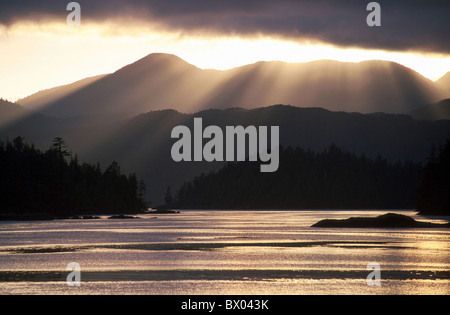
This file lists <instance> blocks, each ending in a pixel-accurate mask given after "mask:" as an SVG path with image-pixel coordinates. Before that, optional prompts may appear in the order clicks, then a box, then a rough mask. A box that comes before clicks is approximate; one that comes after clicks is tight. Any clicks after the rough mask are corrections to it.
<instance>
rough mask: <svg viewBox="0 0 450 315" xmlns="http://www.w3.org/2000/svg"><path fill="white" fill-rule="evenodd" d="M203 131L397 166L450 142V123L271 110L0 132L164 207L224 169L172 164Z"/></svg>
mask: <svg viewBox="0 0 450 315" xmlns="http://www.w3.org/2000/svg"><path fill="white" fill-rule="evenodd" d="M197 117H198V118H202V119H203V124H204V126H205V127H206V126H208V125H216V126H219V127H221V128H222V129H223V130H224V128H225V127H226V126H238V125H242V126H249V125H253V126H280V144H281V145H282V146H283V147H285V148H286V147H297V146H299V147H301V148H303V149H305V150H312V151H314V152H322V151H323V150H325V149H327V148H328V147H329V146H330V145H331V144H333V143H334V144H336V145H337V146H339V147H341V148H343V149H345V150H348V151H349V152H351V153H354V154H356V155H357V156H362V155H364V156H366V157H368V158H373V159H375V158H377V157H378V156H379V155H381V156H382V157H384V158H386V159H388V160H389V161H390V162H392V163H395V162H396V161H398V160H401V161H408V160H411V161H414V162H422V163H423V162H425V161H426V159H427V157H428V156H429V153H430V151H431V148H432V145H433V144H436V145H439V144H440V143H444V142H445V140H446V139H447V137H448V136H449V135H450V121H446V120H442V121H425V120H415V119H413V118H411V117H409V116H406V115H393V114H381V113H378V114H360V113H345V112H332V111H328V110H325V109H320V108H297V107H293V106H283V105H277V106H270V107H266V108H259V109H253V110H246V109H238V108H236V109H226V110H206V111H201V112H198V113H194V114H184V113H179V112H177V111H174V110H162V111H153V112H150V113H147V114H141V115H139V116H136V117H134V118H123V117H121V116H116V115H101V116H90V117H73V118H55V117H47V116H44V115H40V114H35V115H33V116H29V117H28V118H27V119H23V120H19V121H16V122H15V123H13V124H9V125H8V126H7V127H3V128H1V127H0V137H1V138H2V139H5V138H6V139H13V138H14V137H16V136H17V135H21V136H24V137H25V138H26V141H28V142H30V143H34V144H35V145H36V146H37V147H38V148H42V149H48V148H49V147H50V145H51V143H52V140H53V139H54V138H55V137H62V138H63V139H64V140H65V141H66V142H67V144H68V147H69V149H70V150H71V151H72V152H74V153H77V154H78V158H79V159H80V160H81V161H85V162H90V163H96V162H99V163H100V164H101V165H110V164H111V163H112V162H113V161H117V162H118V163H119V164H120V165H121V166H122V167H123V171H124V172H125V173H136V174H137V175H138V177H139V178H141V179H143V180H144V181H145V182H146V184H147V186H148V194H149V197H148V198H149V199H151V200H153V201H154V205H155V204H158V203H160V202H162V200H163V196H164V193H165V191H166V189H167V187H168V186H171V187H173V191H175V190H176V189H177V188H178V187H179V186H180V185H182V184H183V183H184V182H186V181H190V180H192V179H193V178H194V177H195V176H198V175H200V174H201V173H206V174H208V173H209V172H210V171H215V170H218V169H220V168H222V167H223V166H224V163H221V162H220V163H219V162H216V163H206V162H192V163H189V162H183V163H175V162H174V161H173V160H172V158H171V147H172V145H173V144H174V143H175V140H174V139H171V131H172V129H173V128H174V127H176V126H179V125H184V126H187V127H189V128H190V129H191V130H193V126H194V118H197Z"/></svg>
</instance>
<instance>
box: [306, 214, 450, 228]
mask: <svg viewBox="0 0 450 315" xmlns="http://www.w3.org/2000/svg"><path fill="white" fill-rule="evenodd" d="M312 227H318V228H450V223H447V224H436V223H430V222H419V221H416V220H414V219H413V218H411V217H408V216H405V215H401V214H396V213H388V214H384V215H381V216H378V217H376V218H354V217H353V218H349V219H345V220H329V219H328V220H322V221H320V222H317V223H316V224H314V225H313V226H312Z"/></svg>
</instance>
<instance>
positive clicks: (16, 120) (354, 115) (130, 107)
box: [0, 54, 450, 205]
mask: <svg viewBox="0 0 450 315" xmlns="http://www.w3.org/2000/svg"><path fill="white" fill-rule="evenodd" d="M445 84H446V80H445V77H443V78H442V79H441V80H439V81H438V82H436V83H434V82H432V81H430V80H428V79H426V78H424V77H423V76H421V75H420V74H418V73H416V72H414V71H413V70H411V69H408V68H406V67H404V66H401V65H399V64H396V63H392V62H386V61H366V62H361V63H342V62H335V61H316V62H310V63H302V64H287V63H283V62H259V63H256V64H252V65H248V66H243V67H239V68H235V69H231V70H227V71H218V70H202V69H199V68H197V67H195V66H193V65H190V64H188V63H187V62H185V61H183V60H182V59H180V58H178V57H176V56H173V55H167V54H152V55H149V56H147V57H145V58H143V59H141V60H139V61H137V62H135V63H133V64H131V65H128V66H126V67H124V68H122V69H120V70H118V71H117V72H115V73H112V74H107V75H100V76H96V77H92V78H87V79H84V80H81V81H78V82H75V83H73V84H69V85H66V86H61V87H56V88H53V89H50V90H46V91H41V92H38V93H36V94H34V95H31V96H30V97H27V98H25V99H22V100H19V101H18V102H17V103H10V102H7V101H3V100H1V101H0V137H1V138H2V139H4V140H5V139H14V138H15V137H17V136H24V137H25V138H26V141H27V142H29V143H34V144H35V145H36V147H37V148H40V149H42V150H45V149H48V148H49V147H50V145H51V143H52V140H53V139H54V138H55V137H61V138H63V139H64V140H65V141H66V142H67V144H68V147H69V149H70V150H71V151H72V152H74V153H77V154H78V157H79V159H80V160H81V161H85V162H88V163H96V162H99V163H100V164H101V165H110V164H111V163H112V162H113V161H117V162H118V163H119V164H120V165H121V166H122V167H123V170H124V172H125V173H136V174H137V175H138V177H139V178H142V179H143V180H144V181H145V182H146V184H147V186H148V199H151V200H153V201H154V205H155V204H159V203H161V202H162V200H163V196H164V193H165V191H166V189H167V187H168V186H171V187H173V191H175V190H176V189H177V188H178V187H180V186H181V185H182V184H183V183H184V182H187V181H190V180H192V179H193V178H194V177H196V176H199V175H200V174H201V173H209V172H211V171H216V170H219V169H220V168H222V167H223V165H224V163H206V162H195V163H175V162H174V161H173V160H172V158H171V147H172V145H173V144H174V140H173V139H171V131H172V129H173V128H174V127H176V126H179V125H186V126H188V127H189V128H191V130H192V128H193V125H194V118H196V117H199V118H203V123H204V126H207V125H216V126H219V127H221V128H222V129H223V128H225V127H226V126H238V125H242V126H249V125H253V126H280V144H281V145H282V146H283V147H285V148H286V147H301V148H303V149H305V150H312V151H314V152H323V150H326V149H327V148H328V147H329V146H330V145H332V144H336V145H337V146H339V147H340V148H342V149H344V150H347V151H348V152H351V153H352V154H355V155H357V156H366V157H368V158H373V159H375V158H377V157H378V156H379V155H381V156H382V157H384V158H386V159H388V161H390V162H392V163H395V162H396V161H398V160H400V161H407V160H411V161H414V162H419V163H424V162H425V161H426V159H427V157H428V156H429V153H430V150H431V148H432V146H433V144H436V145H439V144H440V143H444V142H445V140H446V139H447V137H448V136H449V135H450V120H442V119H447V118H449V116H448V108H449V105H450V103H449V100H446V101H442V100H443V95H445V93H444V91H445V87H444V86H445ZM448 91H450V87H449V89H448ZM19 104H20V105H19ZM273 104H290V106H288V105H273ZM436 113H437V114H436ZM413 117H414V118H415V119H414V118H413Z"/></svg>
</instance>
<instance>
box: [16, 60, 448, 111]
mask: <svg viewBox="0 0 450 315" xmlns="http://www.w3.org/2000/svg"><path fill="white" fill-rule="evenodd" d="M445 84H446V81H445V78H443V79H442V81H441V83H440V84H439V85H437V83H434V82H432V81H430V80H428V79H426V78H425V77H423V76H421V75H420V74H418V73H417V72H415V71H413V70H411V69H409V68H406V67H404V66H402V65H399V64H397V63H393V62H387V61H364V62H360V63H344V62H337V61H330V60H322V61H314V62H309V63H284V62H277V61H272V62H258V63H255V64H251V65H247V66H242V67H238V68H234V69H231V70H226V71H218V70H202V69H199V68H197V67H195V66H193V65H191V64H189V63H187V62H186V61H184V60H182V59H180V58H178V57H177V56H174V55H168V54H151V55H148V56H147V57H145V58H143V59H141V60H138V61H136V62H135V63H133V64H130V65H128V66H125V67H123V68H121V69H119V70H118V71H116V72H114V73H112V74H108V75H102V76H97V77H94V78H88V79H85V80H81V81H78V82H75V83H74V84H71V85H67V86H63V87H58V88H55V89H50V90H47V91H42V92H39V93H37V94H35V95H32V96H30V97H27V98H24V99H21V100H19V101H18V102H17V103H18V104H21V105H22V106H24V107H25V108H27V109H31V110H34V111H38V112H39V113H42V114H46V115H50V116H55V117H73V116H80V115H93V114H102V115H103V114H118V113H121V114H124V115H127V116H129V117H131V116H135V115H138V114H142V113H146V112H150V111H155V110H163V109H174V110H177V111H179V112H183V113H195V112H198V111H202V110H206V109H226V108H233V107H240V108H245V109H254V108H259V107H264V106H270V105H273V104H289V105H292V106H296V107H320V108H324V109H328V110H332V111H346V112H359V113H375V112H384V113H395V114H398V113H409V112H411V111H414V110H417V109H419V108H420V107H422V106H425V105H428V104H434V103H436V102H438V101H440V100H442V99H444V95H445V93H444V91H443V86H445ZM449 88H450V87H449Z"/></svg>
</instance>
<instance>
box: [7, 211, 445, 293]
mask: <svg viewBox="0 0 450 315" xmlns="http://www.w3.org/2000/svg"><path fill="white" fill-rule="evenodd" d="M387 212H389V211H340V212H333V211H252V212H250V211H182V213H181V214H170V215H143V216H140V217H141V219H139V220H119V221H115V220H107V219H106V217H105V218H103V219H101V220H84V221H78V220H73V221H71V220H62V221H52V222H2V223H0V294H175V295H185V294H214V295H217V294H219V295H220V294H235V295H241V294H243V295H252V294H258V295H259V294H262V295H264V294H271V295H272V294H288V295H292V294H450V278H449V275H450V246H449V240H450V229H319V228H311V227H310V226H311V225H312V224H314V223H316V222H317V221H319V220H322V219H326V218H348V217H350V216H377V215H380V214H384V213H387ZM395 212H397V213H402V214H406V215H411V216H414V213H413V212H399V211H395ZM414 217H415V218H416V219H418V220H425V221H433V222H443V221H440V220H438V218H434V219H433V220H430V219H425V218H421V217H418V216H414ZM440 219H448V218H440ZM71 262H76V263H78V264H79V265H80V266H81V287H79V288H77V287H76V288H72V287H68V286H67V284H66V277H67V275H68V274H69V272H70V271H66V267H67V265H68V264H69V263H71ZM371 262H376V263H378V264H380V266H381V279H382V280H381V287H369V286H368V285H367V282H366V278H367V276H368V274H369V273H370V271H367V270H366V267H367V264H368V263H371Z"/></svg>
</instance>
